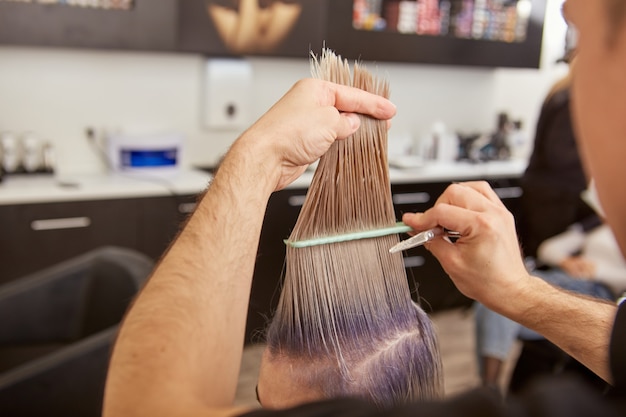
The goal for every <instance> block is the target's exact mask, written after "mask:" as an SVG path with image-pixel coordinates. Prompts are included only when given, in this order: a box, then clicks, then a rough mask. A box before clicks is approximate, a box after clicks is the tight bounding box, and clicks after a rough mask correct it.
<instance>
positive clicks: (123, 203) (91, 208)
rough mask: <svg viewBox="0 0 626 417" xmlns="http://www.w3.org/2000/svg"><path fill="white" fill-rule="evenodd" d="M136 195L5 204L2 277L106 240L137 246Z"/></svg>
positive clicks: (1, 210) (0, 213) (0, 220)
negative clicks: (127, 198) (108, 198)
mask: <svg viewBox="0 0 626 417" xmlns="http://www.w3.org/2000/svg"><path fill="white" fill-rule="evenodd" d="M138 220H139V219H138V211H137V209H136V202H135V200H102V201H88V202H71V203H48V204H26V205H17V206H5V207H0V230H1V232H0V233H1V235H0V265H2V266H1V267H0V271H1V272H0V282H6V281H9V280H11V279H14V278H18V277H20V276H23V275H25V274H28V273H30V272H34V271H37V270H39V269H41V268H44V267H46V266H49V265H52V264H54V263H57V262H60V261H62V260H65V259H68V258H70V257H72V256H76V255H79V254H82V253H84V252H86V251H88V250H90V249H93V248H95V247H98V246H104V245H118V246H124V247H136V245H137V222H138Z"/></svg>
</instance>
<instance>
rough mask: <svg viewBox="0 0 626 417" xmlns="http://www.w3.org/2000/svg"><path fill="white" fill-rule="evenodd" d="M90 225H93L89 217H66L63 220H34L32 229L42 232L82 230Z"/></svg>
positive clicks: (31, 225)
mask: <svg viewBox="0 0 626 417" xmlns="http://www.w3.org/2000/svg"><path fill="white" fill-rule="evenodd" d="M89 225H91V219H90V218H89V217H66V218H62V219H44V220H33V221H32V222H31V224H30V227H31V229H33V230H35V231H40V230H61V229H80V228H83V227H89Z"/></svg>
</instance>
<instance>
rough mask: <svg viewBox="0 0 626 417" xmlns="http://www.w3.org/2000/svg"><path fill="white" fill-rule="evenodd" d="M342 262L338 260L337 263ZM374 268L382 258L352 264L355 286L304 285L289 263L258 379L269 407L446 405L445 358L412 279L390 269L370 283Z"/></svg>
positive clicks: (344, 282)
mask: <svg viewBox="0 0 626 417" xmlns="http://www.w3.org/2000/svg"><path fill="white" fill-rule="evenodd" d="M344 245H345V244H344ZM355 245H358V243H355ZM382 246H383V247H389V243H382ZM299 250H303V249H299ZM348 250H350V249H348ZM330 252H332V250H331V251H330ZM352 253H359V250H358V248H354V249H353V250H352ZM318 255H319V254H318ZM329 256H332V255H331V254H330V253H329ZM341 258H342V257H341V256H339V255H338V254H337V253H335V254H334V259H333V260H334V262H341ZM352 261H354V259H353V260H352ZM372 262H374V263H379V262H380V259H378V260H377V259H369V260H366V259H363V260H362V261H357V263H356V264H354V263H352V264H351V265H346V266H347V267H348V268H347V269H346V270H345V271H346V273H347V274H348V275H349V278H348V279H345V278H346V277H344V279H337V278H338V277H337V276H334V277H324V278H321V279H320V278H319V277H317V278H312V277H309V279H304V280H303V279H293V277H302V276H303V275H306V274H302V271H299V273H297V274H296V273H294V274H290V271H289V262H288V270H287V277H286V280H285V285H284V287H283V291H282V294H281V300H280V302H279V307H278V309H277V311H276V314H275V315H274V318H273V320H272V322H271V323H270V325H269V327H268V330H267V335H266V342H267V348H266V350H265V352H264V354H263V360H262V364H261V371H260V375H259V383H258V387H257V389H258V391H257V392H258V396H259V400H260V402H261V404H262V405H263V406H265V407H270V408H282V407H286V406H291V405H296V404H298V403H302V402H307V401H312V400H319V399H325V398H334V397H347V396H348V397H358V398H362V399H365V400H367V401H370V402H372V403H373V404H375V405H376V406H378V407H381V408H382V407H387V406H392V405H394V404H401V403H405V402H409V401H414V400H418V399H426V400H428V399H437V398H441V396H442V395H443V379H442V367H441V359H440V355H439V349H438V345H437V338H436V335H435V332H434V329H433V326H432V322H431V320H430V319H429V317H428V316H427V315H426V313H425V312H424V311H423V310H422V309H421V308H420V307H419V306H418V305H417V304H415V303H413V302H412V301H411V298H410V293H409V288H408V284H407V282H406V275H404V274H398V273H397V271H393V269H394V268H393V267H391V268H390V269H391V271H389V272H388V273H386V274H385V276H380V277H378V279H371V278H366V276H367V275H368V273H367V272H366V271H365V269H369V270H370V271H371V270H372V268H371V267H372V265H371V264H372ZM368 264H369V265H368ZM391 264H395V265H397V264H398V263H397V262H391ZM400 265H401V266H402V263H401V262H400ZM386 266H387V267H389V266H390V265H389V264H387V265H386ZM373 270H377V271H380V270H381V266H380V265H378V266H377V267H375V268H373ZM385 270H386V269H385ZM291 272H293V271H291ZM398 276H400V277H402V276H404V282H402V281H401V280H398V279H397V277H398ZM290 277H292V278H291V279H290ZM354 277H357V278H356V279H353V278H354Z"/></svg>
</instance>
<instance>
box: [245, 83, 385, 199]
mask: <svg viewBox="0 0 626 417" xmlns="http://www.w3.org/2000/svg"><path fill="white" fill-rule="evenodd" d="M395 113H396V107H395V106H394V105H393V104H392V103H391V102H390V101H389V100H387V99H385V98H383V97H381V96H378V95H376V94H372V93H368V92H366V91H363V90H361V89H358V88H354V87H349V86H345V85H339V84H335V83H331V82H328V81H323V80H318V79H312V78H310V79H304V80H300V81H298V82H297V83H296V84H295V85H294V86H293V87H292V88H291V89H290V90H289V91H288V92H287V93H286V94H285V95H284V96H283V97H282V98H281V99H280V100H279V101H278V102H277V103H276V104H275V105H274V106H273V107H272V108H271V109H270V110H269V111H268V112H267V113H265V115H263V117H262V118H261V119H259V120H258V121H257V122H256V123H255V124H254V125H253V126H252V127H251V128H250V129H249V130H248V132H247V133H248V134H246V135H244V137H245V138H247V139H248V140H249V139H250V138H253V140H255V142H258V141H257V140H256V139H258V138H263V143H262V144H261V145H262V147H263V148H264V149H262V150H261V152H264V153H265V154H266V156H267V161H268V162H272V163H274V164H276V165H275V166H276V167H278V169H279V175H278V181H277V185H276V190H279V189H281V188H284V187H285V186H286V185H288V184H290V183H291V182H292V181H293V180H295V179H296V178H298V177H299V176H300V175H301V174H302V173H303V172H304V170H305V169H306V166H307V165H308V164H310V163H312V162H314V161H315V160H317V159H318V158H319V157H320V156H322V155H323V154H324V153H326V151H327V150H328V148H330V145H332V144H333V142H334V141H335V140H337V139H345V138H347V137H348V136H350V135H352V134H353V133H354V132H356V130H357V129H358V128H359V126H360V121H359V118H358V116H357V114H365V115H368V116H372V117H374V118H377V119H381V120H389V119H391V118H392V117H393V116H394V115H395ZM244 137H242V139H243V138H244Z"/></svg>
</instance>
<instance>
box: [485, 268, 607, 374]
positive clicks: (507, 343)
mask: <svg viewBox="0 0 626 417" xmlns="http://www.w3.org/2000/svg"><path fill="white" fill-rule="evenodd" d="M533 275H534V276H536V277H539V278H541V279H543V280H544V281H546V282H549V283H551V284H553V285H555V286H557V287H561V288H563V289H566V290H569V291H572V292H576V293H579V294H585V295H589V296H592V297H597V298H602V299H606V300H613V299H614V296H613V294H612V293H611V291H610V290H609V289H608V288H607V287H606V286H605V285H603V284H600V283H598V282H593V281H582V280H579V279H575V278H572V277H570V276H569V275H567V274H566V273H565V272H563V271H562V270H560V269H551V270H548V271H540V270H537V271H533ZM475 320H476V353H477V355H478V360H479V365H480V361H481V358H483V357H485V356H488V357H492V358H497V359H501V360H505V359H506V358H507V356H508V354H509V351H510V350H511V347H512V346H513V343H515V340H516V339H522V340H538V339H543V336H541V335H540V334H539V333H536V332H534V331H532V330H530V329H528V328H526V327H524V326H522V325H521V324H519V323H516V322H514V321H512V320H509V319H508V318H506V317H504V316H501V315H500V314H498V313H494V312H493V311H491V310H489V309H488V308H487V307H485V306H483V305H482V304H480V303H475ZM479 369H482V366H481V367H480V368H479Z"/></svg>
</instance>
